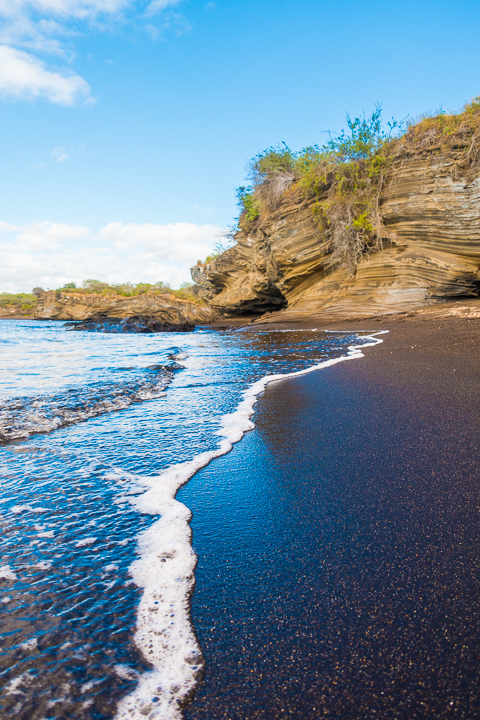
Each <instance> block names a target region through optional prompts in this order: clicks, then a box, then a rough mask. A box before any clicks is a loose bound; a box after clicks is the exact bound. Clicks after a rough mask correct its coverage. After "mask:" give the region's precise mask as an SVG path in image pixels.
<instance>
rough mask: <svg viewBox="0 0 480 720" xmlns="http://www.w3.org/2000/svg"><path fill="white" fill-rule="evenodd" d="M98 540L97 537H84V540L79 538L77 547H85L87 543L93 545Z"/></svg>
mask: <svg viewBox="0 0 480 720" xmlns="http://www.w3.org/2000/svg"><path fill="white" fill-rule="evenodd" d="M96 541H97V538H96V537H87V538H83V540H79V541H78V542H77V543H75V547H85V545H93V543H94V542H96Z"/></svg>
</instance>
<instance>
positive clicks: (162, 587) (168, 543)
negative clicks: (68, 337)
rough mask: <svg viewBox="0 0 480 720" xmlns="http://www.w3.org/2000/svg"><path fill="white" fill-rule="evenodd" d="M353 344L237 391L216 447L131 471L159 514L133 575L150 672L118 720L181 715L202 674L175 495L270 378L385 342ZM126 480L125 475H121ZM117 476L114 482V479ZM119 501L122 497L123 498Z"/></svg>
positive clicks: (235, 433)
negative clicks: (146, 470)
mask: <svg viewBox="0 0 480 720" xmlns="http://www.w3.org/2000/svg"><path fill="white" fill-rule="evenodd" d="M384 332H388V331H385V330H384V331H381V332H378V333H374V334H372V335H370V336H368V339H369V340H370V342H368V343H363V344H362V345H361V346H360V345H359V346H357V345H352V346H350V347H349V348H348V353H347V355H344V356H342V357H338V358H333V359H331V360H325V361H323V362H320V363H318V364H316V365H313V366H312V367H309V368H307V369H305V370H299V371H297V372H293V373H285V374H279V375H267V376H265V377H263V378H261V379H260V380H258V381H257V382H255V383H253V384H252V385H251V386H250V387H249V388H247V390H245V392H244V393H243V395H242V398H243V399H242V400H241V402H240V403H239V405H238V406H237V408H236V410H235V411H234V412H233V413H230V414H228V415H224V416H223V418H222V420H221V427H220V429H219V430H218V431H217V433H216V434H217V435H218V436H220V437H221V438H222V439H221V440H220V442H219V444H218V447H217V448H216V449H215V450H211V451H209V452H204V453H200V454H199V455H197V456H196V457H195V458H193V460H190V461H188V462H184V463H179V464H178V465H173V466H171V467H169V468H167V469H166V470H164V471H163V472H162V473H160V475H158V476H154V477H143V478H140V477H139V476H132V475H129V476H128V480H129V481H130V482H132V481H133V482H135V483H138V482H141V483H142V484H143V486H144V487H145V485H146V486H147V487H148V490H146V491H145V492H144V493H143V494H142V495H140V496H136V497H132V496H128V501H129V502H130V503H132V504H133V505H134V506H135V507H137V509H138V510H139V511H140V512H142V513H148V514H152V515H160V516H161V517H160V520H158V521H157V522H155V523H154V524H153V525H152V526H151V527H150V528H148V530H145V531H144V532H142V533H141V534H140V536H139V541H138V552H139V556H140V557H139V558H138V560H136V561H135V562H134V563H133V564H132V566H131V567H130V574H131V576H132V578H133V580H134V582H135V583H136V585H138V587H142V588H143V589H144V590H143V595H142V598H141V600H140V604H139V607H138V614H137V629H136V633H135V643H136V645H137V647H138V648H139V649H140V650H141V652H142V653H143V655H144V657H145V658H146V659H147V660H148V661H149V662H150V663H151V664H152V665H153V670H152V671H150V672H147V673H145V674H143V675H142V676H141V677H140V679H139V683H138V685H137V687H136V688H135V690H134V691H133V692H132V693H131V694H130V695H127V696H126V697H125V698H123V700H121V701H120V703H119V705H118V707H117V713H116V716H115V720H144V719H145V718H146V717H148V718H149V719H150V720H154V719H156V720H180V718H181V717H182V713H181V707H182V704H184V703H185V701H186V700H187V699H188V697H189V695H190V694H191V693H192V692H193V690H194V688H195V686H196V684H197V682H198V679H199V677H200V676H201V675H202V672H203V664H204V661H203V657H202V654H201V650H200V647H199V645H198V643H197V640H196V637H195V634H194V631H193V627H192V624H191V619H190V604H189V601H190V596H191V594H192V592H193V588H194V583H195V579H194V570H195V566H196V562H197V558H196V555H195V553H194V552H193V549H192V545H191V535H192V533H191V529H190V525H189V521H190V519H191V512H190V510H189V509H188V508H187V507H185V505H183V504H182V503H180V502H178V501H177V500H175V494H176V493H177V490H178V489H179V488H180V487H181V486H182V485H184V484H185V483H186V482H187V481H188V480H189V479H190V478H191V477H192V476H193V475H194V474H195V473H196V472H197V471H198V470H200V469H201V468H203V467H205V465H207V464H208V463H209V462H211V461H212V460H213V459H214V458H217V457H220V456H221V455H225V454H226V453H228V452H230V450H231V449H232V447H233V445H234V443H237V442H239V440H241V439H242V437H243V435H244V434H245V432H247V431H248V430H252V429H253V428H254V427H255V425H254V423H253V422H252V421H251V419H250V418H251V416H252V415H253V413H254V406H255V403H256V402H257V400H258V396H259V395H260V393H262V392H263V391H264V390H265V388H266V386H267V385H268V384H270V383H272V382H277V381H279V380H284V379H286V378H290V377H298V376H300V375H306V374H308V373H310V372H313V371H314V370H318V369H320V368H325V367H330V366H332V365H336V364H337V363H340V362H344V361H345V360H353V359H356V358H362V357H364V355H363V353H362V352H361V348H364V347H367V346H371V345H377V344H378V343H381V342H383V341H382V340H380V339H378V338H376V337H375V336H376V335H381V334H383V333H384ZM124 477H125V478H126V479H127V476H126V475H125V476H124ZM119 479H120V478H119V476H118V475H115V480H119ZM123 499H127V497H126V496H123Z"/></svg>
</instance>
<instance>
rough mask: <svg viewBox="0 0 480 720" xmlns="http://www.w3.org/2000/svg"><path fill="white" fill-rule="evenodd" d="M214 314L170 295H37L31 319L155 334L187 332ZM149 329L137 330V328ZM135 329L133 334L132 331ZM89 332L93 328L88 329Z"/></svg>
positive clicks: (47, 293) (53, 293) (61, 293)
mask: <svg viewBox="0 0 480 720" xmlns="http://www.w3.org/2000/svg"><path fill="white" fill-rule="evenodd" d="M217 315H218V312H217V311H216V310H214V309H213V308H211V307H209V306H207V305H205V304H196V303H194V302H189V301H188V300H181V299H179V298H176V297H174V296H173V295H151V294H148V295H147V294H145V295H136V296H133V297H122V296H120V295H110V296H108V295H107V296H105V295H96V294H90V295H87V294H81V293H78V294H74V293H63V292H55V291H54V290H51V291H49V292H43V293H38V305H37V310H36V315H35V317H36V318H37V319H41V320H82V321H92V323H97V324H99V325H102V324H103V323H105V321H107V320H117V321H120V320H124V319H127V320H128V322H127V325H126V326H125V329H126V331H129V332H134V331H137V332H156V331H158V330H155V329H154V326H155V327H157V328H161V327H163V328H168V329H173V328H178V329H183V328H191V327H192V326H194V325H196V324H202V323H208V322H211V321H212V320H214V319H215V318H216V317H217ZM147 325H148V326H149V327H150V329H143V330H142V329H141V326H142V327H144V328H146V327H147ZM135 326H136V327H137V330H135ZM92 328H93V325H92Z"/></svg>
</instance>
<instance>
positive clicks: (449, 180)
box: [192, 149, 480, 321]
mask: <svg viewBox="0 0 480 720" xmlns="http://www.w3.org/2000/svg"><path fill="white" fill-rule="evenodd" d="M312 202H313V201H307V200H305V199H304V197H303V196H302V193H301V191H300V188H298V186H297V187H295V186H294V187H293V188H292V189H291V190H290V191H289V192H287V193H286V194H285V196H284V197H283V198H282V199H281V201H280V202H279V204H278V207H277V208H276V209H275V210H274V211H272V212H271V213H270V214H269V215H268V216H267V217H266V218H265V219H262V221H261V223H260V224H259V225H258V226H257V227H256V228H255V231H254V232H252V233H251V234H247V233H246V232H244V231H240V232H239V233H238V234H237V236H236V240H237V245H236V246H235V247H234V248H232V249H230V250H228V251H227V252H226V253H224V254H223V255H221V256H220V257H219V258H218V259H217V260H216V261H215V262H213V263H211V264H210V265H207V266H203V267H202V266H199V267H196V268H192V277H193V279H194V281H195V282H197V284H198V285H199V293H200V295H201V297H203V298H204V299H205V300H207V301H208V302H209V304H210V305H211V307H212V308H215V309H216V310H218V311H219V312H222V313H226V314H231V315H242V314H250V313H252V312H258V313H265V312H268V313H269V314H268V316H267V318H268V320H271V321H279V320H285V321H286V320H292V319H297V318H300V317H305V316H328V317H332V318H333V317H335V318H362V317H372V316H375V315H382V314H385V313H392V312H399V311H405V310H410V309H414V308H420V307H422V306H425V305H428V304H431V303H434V302H438V301H440V300H443V299H452V298H456V297H462V296H477V295H479V294H480V166H479V164H478V163H477V164H476V166H474V167H470V169H469V170H468V171H466V170H464V171H463V172H462V171H459V170H458V167H457V157H456V154H455V151H454V150H452V151H444V152H441V151H438V149H436V150H430V151H429V150H425V151H423V152H422V153H420V154H412V155H410V156H406V157H404V158H402V159H401V160H397V161H395V163H394V164H393V166H392V168H391V171H390V173H389V176H388V178H387V179H386V182H385V185H384V189H383V192H382V196H381V199H380V215H381V219H382V222H383V226H384V229H385V232H384V238H383V239H382V247H380V248H379V249H378V250H377V251H375V252H373V251H371V252H370V253H368V254H365V255H364V256H363V257H362V258H361V260H360V262H359V263H358V265H357V266H356V268H355V271H354V272H352V270H351V268H348V267H347V266H346V264H345V263H342V262H341V261H340V260H338V258H336V257H335V256H334V253H333V252H332V247H331V245H330V244H329V242H328V241H327V240H326V239H325V236H324V235H323V234H322V233H321V231H320V228H319V226H318V224H317V223H316V222H315V219H314V215H313V213H312V207H311V205H312ZM267 318H262V321H264V320H265V319H267Z"/></svg>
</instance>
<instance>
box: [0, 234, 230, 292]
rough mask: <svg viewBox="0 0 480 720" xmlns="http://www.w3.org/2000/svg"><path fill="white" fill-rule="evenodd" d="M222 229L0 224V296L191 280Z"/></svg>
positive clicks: (179, 282) (177, 283)
mask: <svg viewBox="0 0 480 720" xmlns="http://www.w3.org/2000/svg"><path fill="white" fill-rule="evenodd" d="M222 230H223V228H221V227H219V226H218V225H210V224H204V225H197V224H195V223H169V224H166V225H160V224H155V223H129V224H125V223H121V222H112V223H109V224H108V225H105V226H104V227H103V228H101V229H100V230H99V231H98V232H92V231H91V230H90V229H89V228H87V227H84V226H82V225H70V224H66V223H53V222H49V221H42V222H36V223H31V224H28V225H22V226H15V225H11V224H9V223H8V222H2V221H0V252H1V254H2V263H1V265H0V291H3V292H27V291H29V290H31V289H32V288H33V287H36V286H41V287H44V288H57V287H61V286H62V285H63V284H64V283H66V282H71V281H74V282H76V283H77V284H78V283H80V282H81V281H82V280H85V279H86V278H92V277H93V278H98V279H99V280H104V281H106V282H122V281H127V280H131V281H132V282H140V281H147V282H156V281H157V280H163V281H164V282H168V283H170V284H171V285H172V286H173V287H175V286H176V287H179V286H180V284H181V283H182V282H185V281H188V280H189V279H190V271H189V269H190V266H191V265H194V264H195V262H196V261H197V260H198V259H203V258H205V257H206V256H207V255H208V254H210V253H211V251H212V249H213V248H214V246H215V244H216V243H217V241H218V235H219V233H221V231H222Z"/></svg>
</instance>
